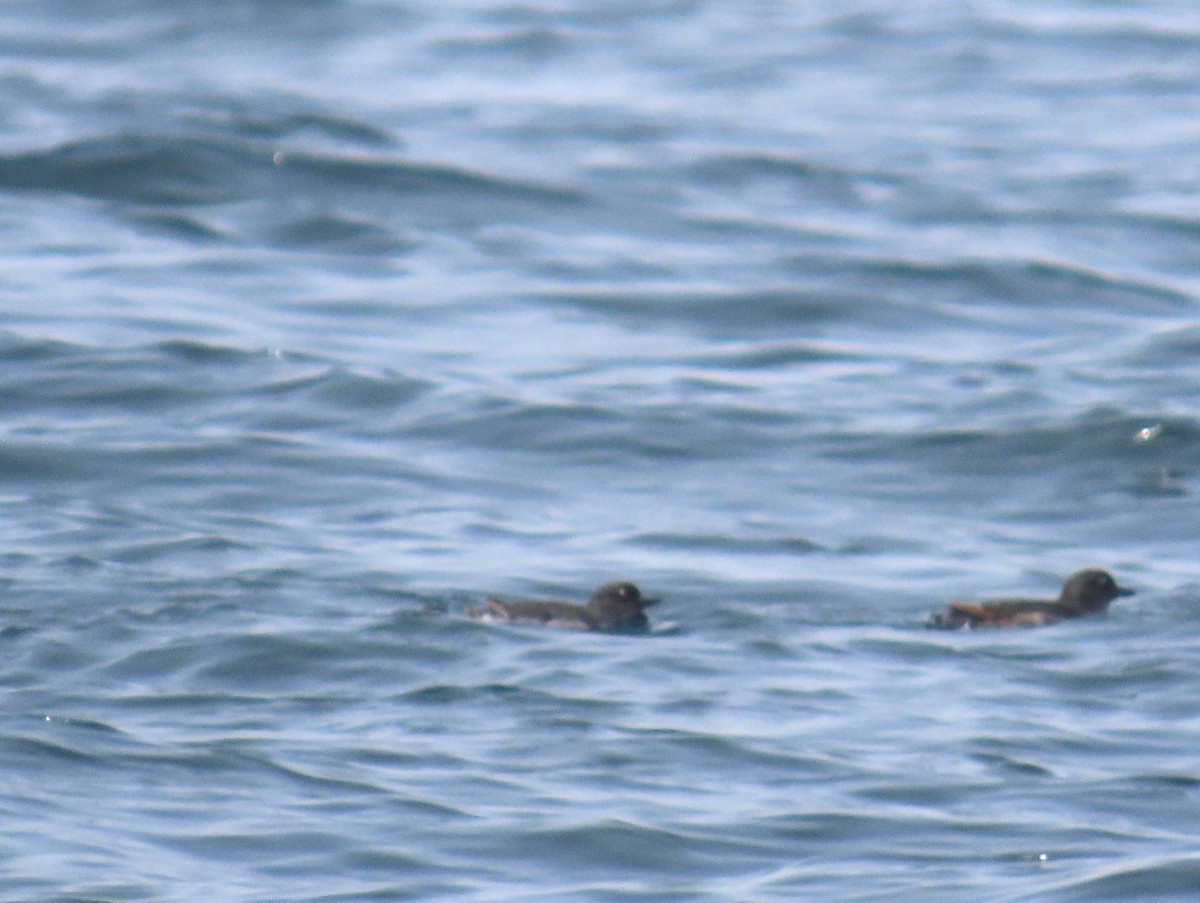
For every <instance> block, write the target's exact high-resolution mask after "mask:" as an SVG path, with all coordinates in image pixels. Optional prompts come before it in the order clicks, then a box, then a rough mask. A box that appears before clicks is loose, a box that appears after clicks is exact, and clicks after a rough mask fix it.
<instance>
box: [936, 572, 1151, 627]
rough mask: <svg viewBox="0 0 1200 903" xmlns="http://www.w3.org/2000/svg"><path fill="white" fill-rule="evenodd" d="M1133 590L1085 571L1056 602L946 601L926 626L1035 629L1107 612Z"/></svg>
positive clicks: (1109, 576) (1108, 577) (1065, 587)
mask: <svg viewBox="0 0 1200 903" xmlns="http://www.w3.org/2000/svg"><path fill="white" fill-rule="evenodd" d="M1132 595H1133V590H1131V589H1127V588H1126V587H1123V586H1118V585H1117V581H1116V580H1114V579H1113V577H1112V574H1110V573H1109V572H1108V571H1102V570H1099V569H1098V568H1087V569H1085V570H1082V571H1079V572H1078V573H1076V574H1074V575H1072V577H1071V579H1069V580H1068V581H1067V582H1066V583H1065V584H1063V588H1062V592H1061V593H1059V596H1058V601H1056V602H1043V601H1038V600H1034V599H995V600H992V601H990V602H948V603H947V605H948V609H947V611H945V612H936V613H934V615H933V618H932V620H931V621H930V622H929V626H930V627H945V628H955V627H1038V626H1041V625H1043V624H1057V623H1058V622H1059V621H1067V620H1070V619H1071V618H1087V617H1091V616H1093V615H1102V614H1104V613H1106V612H1107V611H1108V606H1109V603H1110V602H1112V600H1113V599H1115V598H1117V596H1132Z"/></svg>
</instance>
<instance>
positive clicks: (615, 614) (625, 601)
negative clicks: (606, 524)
mask: <svg viewBox="0 0 1200 903" xmlns="http://www.w3.org/2000/svg"><path fill="white" fill-rule="evenodd" d="M486 601H487V607H486V608H473V609H469V610H468V611H467V614H469V615H470V616H471V617H473V618H479V619H481V620H495V621H511V622H514V623H524V624H541V625H542V626H545V627H564V628H567V629H573V630H599V631H609V632H633V631H641V630H646V629H647V628H649V626H650V621H649V619H648V618H647V617H646V608H647V606H650V605H653V604H655V603H656V602H657V601H658V600H657V599H651V598H647V597H646V596H643V595H642V593H641V590H639V589H638V588H637V587H636V586H634V585H633V584H632V583H625V582H614V583H606V584H604V586H602V587H600V589H598V590H596V592H595V593H594V594H593V595H592V597H591V598H590V599H589V600H588V602H587V604H586V605H575V604H573V603H571V602H558V601H553V600H547V601H536V602H509V601H507V600H505V599H493V598H489V599H487V600H486Z"/></svg>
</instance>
